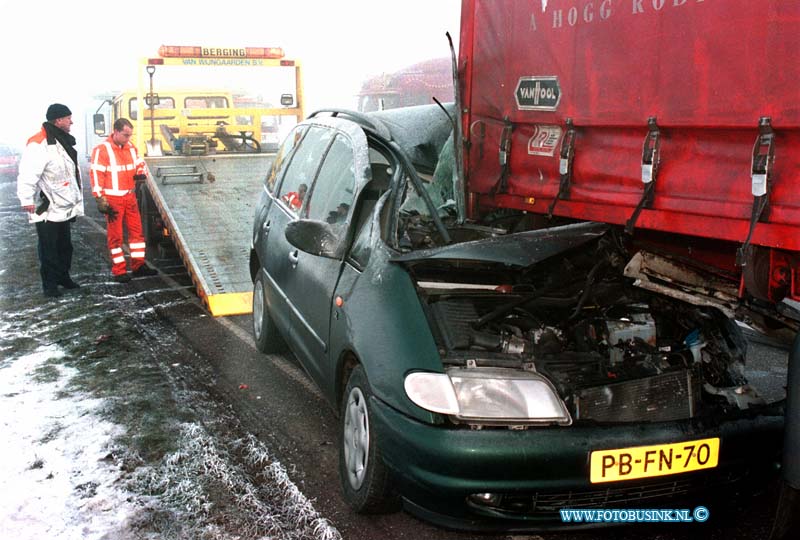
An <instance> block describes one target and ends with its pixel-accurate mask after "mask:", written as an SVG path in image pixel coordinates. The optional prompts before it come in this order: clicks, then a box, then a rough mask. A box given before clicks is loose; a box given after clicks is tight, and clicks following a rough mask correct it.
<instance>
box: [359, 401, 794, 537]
mask: <svg viewBox="0 0 800 540" xmlns="http://www.w3.org/2000/svg"><path fill="white" fill-rule="evenodd" d="M781 413H782V411H780V410H771V414H761V415H752V416H749V417H741V418H738V419H735V420H726V421H722V420H718V421H715V420H712V419H702V420H701V419H697V418H695V419H693V420H684V421H677V422H659V423H651V424H619V425H614V426H581V425H573V426H570V427H550V428H531V429H528V430H524V431H517V430H507V429H483V430H470V429H454V428H452V427H445V426H433V425H429V424H425V423H421V422H418V421H416V420H414V419H412V418H409V417H407V416H405V415H403V414H401V413H399V412H398V411H397V410H395V409H393V408H391V407H390V406H388V405H386V404H385V403H383V402H382V401H380V400H379V399H376V398H373V402H372V423H373V426H374V429H375V431H376V433H377V435H378V439H379V441H380V446H381V451H382V454H383V458H384V461H385V462H386V464H387V466H388V467H389V468H390V469H391V470H392V471H393V473H394V475H395V479H396V481H397V482H398V485H399V488H400V491H401V493H402V494H403V496H404V497H405V498H406V499H407V502H408V504H407V507H408V508H409V510H410V511H412V512H413V513H416V514H418V515H420V517H423V518H424V519H427V520H429V521H433V522H436V523H439V524H440V525H444V526H447V527H450V528H466V529H470V530H479V529H487V530H493V529H498V528H499V529H505V530H528V529H535V528H539V527H541V526H543V525H545V524H546V523H548V522H554V521H555V522H560V518H559V514H558V509H559V508H658V507H659V505H661V506H662V507H663V506H664V504H667V505H674V504H675V503H676V502H678V501H685V500H689V499H691V498H692V497H693V496H699V497H701V498H700V499H699V501H700V502H701V503H707V502H708V497H710V496H712V493H713V491H714V489H715V488H724V489H726V490H727V493H728V494H730V489H731V486H732V485H735V484H742V483H745V482H747V483H750V482H759V481H762V480H765V479H766V477H768V476H771V475H774V474H775V473H776V472H777V470H778V469H777V464H778V463H779V462H780V452H781V442H782V429H783V416H782V414H781ZM708 437H719V438H720V440H721V442H720V452H719V465H718V466H717V467H716V468H714V469H710V470H705V471H696V472H691V473H683V474H674V475H669V476H661V477H656V478H651V479H646V480H636V481H634V480H631V481H624V482H613V483H603V484H591V483H590V482H589V459H590V453H591V452H592V451H593V450H601V449H616V448H627V447H632V446H644V445H655V444H664V443H675V442H682V441H689V440H695V439H702V438H708ZM477 493H492V494H502V495H503V496H504V498H505V499H506V500H507V504H504V505H502V506H499V507H497V506H491V507H490V506H486V505H481V504H477V505H476V504H475V503H474V502H470V501H468V498H469V496H470V495H473V494H477ZM702 497H706V498H705V499H704V498H702ZM672 507H674V506H672ZM571 528H574V527H571Z"/></svg>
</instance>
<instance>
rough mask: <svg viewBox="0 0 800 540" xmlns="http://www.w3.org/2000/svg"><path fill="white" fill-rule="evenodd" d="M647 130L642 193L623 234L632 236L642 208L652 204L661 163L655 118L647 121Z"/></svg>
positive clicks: (659, 136)
mask: <svg viewBox="0 0 800 540" xmlns="http://www.w3.org/2000/svg"><path fill="white" fill-rule="evenodd" d="M647 129H648V131H647V136H646V137H645V138H644V144H642V183H643V184H644V192H643V193H642V198H641V200H639V204H637V205H636V209H635V210H634V211H633V214H631V217H630V219H629V220H628V222H627V223H626V224H625V232H626V233H628V234H633V228H634V227H635V226H636V220H637V219H639V214H641V213H642V209H643V208H645V207H648V208H649V207H650V206H651V205H652V204H653V198H654V196H655V187H656V175H657V174H658V164H659V162H660V161H661V157H660V154H659V150H660V148H661V131H659V129H658V123H657V122H656V117H655V116H651V117H650V118H648V119H647Z"/></svg>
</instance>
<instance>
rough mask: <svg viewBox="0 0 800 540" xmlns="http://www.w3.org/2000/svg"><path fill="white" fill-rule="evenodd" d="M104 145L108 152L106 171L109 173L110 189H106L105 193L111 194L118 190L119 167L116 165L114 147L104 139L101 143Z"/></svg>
mask: <svg viewBox="0 0 800 540" xmlns="http://www.w3.org/2000/svg"><path fill="white" fill-rule="evenodd" d="M103 146H105V147H106V153H107V154H108V171H109V172H110V173H111V189H107V190H106V193H109V194H113V193H112V192H114V191H119V167H117V156H115V155H114V149H113V148H111V144H110V143H109V142H108V141H106V142H104V143H103Z"/></svg>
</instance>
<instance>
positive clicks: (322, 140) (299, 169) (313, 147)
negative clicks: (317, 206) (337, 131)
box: [278, 126, 334, 215]
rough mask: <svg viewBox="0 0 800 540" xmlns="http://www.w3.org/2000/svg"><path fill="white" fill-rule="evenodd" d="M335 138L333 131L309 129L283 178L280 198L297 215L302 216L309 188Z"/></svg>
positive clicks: (318, 128)
mask: <svg viewBox="0 0 800 540" xmlns="http://www.w3.org/2000/svg"><path fill="white" fill-rule="evenodd" d="M333 136H334V131H333V130H331V129H327V128H323V127H317V126H312V127H310V128H308V133H306V135H305V136H304V137H303V140H302V142H301V143H300V146H299V147H298V148H297V149H296V150H295V152H294V156H293V157H292V159H291V162H290V163H289V166H288V168H287V170H286V174H284V176H283V181H282V182H281V186H280V194H279V197H278V198H279V199H280V200H281V201H282V202H283V204H284V205H285V206H287V207H288V208H289V209H290V210H292V211H293V212H294V213H295V214H297V215H300V209H301V208H302V206H303V202H304V201H305V198H306V193H307V192H308V188H309V186H311V183H312V181H313V180H314V175H315V174H316V172H317V169H318V168H319V163H320V161H321V160H322V156H323V155H324V154H325V150H326V149H327V148H328V145H329V144H330V141H331V139H332V138H333Z"/></svg>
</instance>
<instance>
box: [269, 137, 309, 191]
mask: <svg viewBox="0 0 800 540" xmlns="http://www.w3.org/2000/svg"><path fill="white" fill-rule="evenodd" d="M305 132H306V126H297V127H296V128H294V129H293V130H292V131H291V133H289V135H288V136H287V137H286V139H285V140H284V141H283V144H281V147H280V148H279V149H278V153H277V154H276V155H275V160H274V161H273V162H272V166H271V167H270V169H269V171H268V172H267V178H266V179H265V181H264V182H265V184H266V186H267V191H269V192H270V194H273V195H274V194H275V188H276V187H277V186H278V183H279V182H280V179H281V177H283V173H284V171H285V170H286V167H287V166H288V165H289V161H290V159H289V158H290V157H291V155H292V151H293V150H294V149H295V148H296V147H297V145H298V144H299V142H300V139H302V138H303V134H305Z"/></svg>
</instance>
